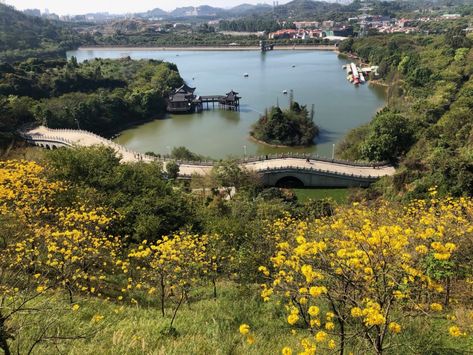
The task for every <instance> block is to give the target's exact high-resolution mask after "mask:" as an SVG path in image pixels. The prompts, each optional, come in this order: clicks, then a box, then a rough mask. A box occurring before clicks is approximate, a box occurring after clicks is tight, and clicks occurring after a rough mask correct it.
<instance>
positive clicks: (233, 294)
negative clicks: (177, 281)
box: [12, 284, 297, 355]
mask: <svg viewBox="0 0 473 355" xmlns="http://www.w3.org/2000/svg"><path fill="white" fill-rule="evenodd" d="M199 293H200V294H199V295H198V299H199V300H196V301H191V302H190V303H189V304H184V305H183V307H182V308H181V310H180V311H179V313H178V315H177V318H176V321H175V324H174V327H175V328H176V330H177V334H175V335H168V334H167V332H166V330H167V329H168V327H169V323H170V319H171V317H172V309H168V310H167V315H166V317H164V318H163V317H162V315H161V312H160V309H159V307H149V306H146V305H140V306H137V305H132V304H131V303H130V302H128V304H126V305H120V304H116V303H113V302H111V301H105V300H99V299H97V298H90V299H82V300H79V302H78V304H79V305H80V308H79V310H78V311H76V312H74V311H72V310H71V306H70V304H68V302H67V300H66V297H65V296H63V295H61V296H60V297H59V296H58V295H56V296H55V297H54V301H52V302H51V303H52V304H54V307H55V309H57V310H60V311H57V310H55V311H54V312H53V313H54V315H55V317H57V318H58V322H57V324H58V327H59V328H60V331H61V334H63V335H68V334H69V335H73V334H76V335H77V334H80V333H82V334H90V333H92V335H91V336H90V337H88V338H87V339H84V340H73V341H61V342H59V343H58V345H57V347H58V351H60V352H61V353H68V354H81V355H83V354H143V353H146V354H278V353H280V349H282V348H283V347H284V346H286V345H292V346H294V347H295V346H296V345H297V340H295V339H292V338H291V334H290V326H289V325H288V324H287V323H286V322H285V318H284V316H283V309H282V308H281V307H274V304H270V303H264V302H262V300H261V297H260V296H259V292H257V290H256V287H253V288H249V287H244V286H238V285H234V284H224V285H220V288H219V296H218V297H217V299H214V298H213V297H212V290H211V289H210V288H205V289H201V290H199ZM195 296H196V294H194V297H195ZM122 306H123V307H122ZM50 314H51V312H50V313H46V314H45V313H32V314H30V315H28V317H29V321H28V323H30V324H38V325H41V324H44V323H46V322H47V319H46V318H49V315H50ZM60 314H63V316H58V315H60ZM96 314H100V315H102V316H104V319H103V320H102V321H101V322H99V323H96V324H94V323H92V322H91V319H92V318H93V316H94V315H96ZM45 315H47V316H46V317H45ZM52 317H53V316H51V318H52ZM242 323H247V324H249V325H250V326H251V328H252V330H253V329H254V336H255V338H256V342H255V343H254V344H253V345H249V344H247V343H246V341H245V339H244V337H243V336H242V335H240V333H239V331H238V329H239V326H240V324H242ZM40 329H41V327H39V328H38V327H33V328H25V332H27V333H26V334H24V335H23V336H22V337H21V338H20V342H21V343H22V344H20V345H21V347H22V348H23V349H25V348H26V345H27V344H31V342H32V339H34V337H35V334H36V333H37V332H38V331H39V330H40ZM78 330H79V332H78ZM14 347H15V348H16V343H13V344H12V348H14ZM58 351H52V344H51V343H50V342H48V343H41V344H39V345H38V346H37V348H35V353H36V354H50V353H51V352H58ZM22 352H26V351H22Z"/></svg>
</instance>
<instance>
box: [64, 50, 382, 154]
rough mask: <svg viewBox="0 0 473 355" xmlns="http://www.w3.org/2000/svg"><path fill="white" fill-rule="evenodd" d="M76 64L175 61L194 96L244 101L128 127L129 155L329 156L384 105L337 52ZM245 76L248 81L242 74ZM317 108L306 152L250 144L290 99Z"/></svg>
mask: <svg viewBox="0 0 473 355" xmlns="http://www.w3.org/2000/svg"><path fill="white" fill-rule="evenodd" d="M70 56H75V57H77V59H78V61H84V60H86V59H93V58H120V57H125V56H130V57H131V58H133V59H162V60H165V61H169V62H173V63H176V64H177V66H178V68H179V72H180V74H181V76H182V77H183V78H184V80H185V81H186V82H187V83H188V85H189V86H192V87H196V88H197V89H196V94H197V95H214V94H219V95H223V94H225V93H227V92H229V91H230V90H231V89H233V90H235V91H237V92H239V93H240V96H241V97H242V100H241V101H240V102H241V107H240V111H239V112H233V111H222V110H218V109H215V110H209V111H204V112H202V113H195V114H187V115H163V117H158V118H157V119H156V120H153V121H151V122H147V123H145V124H142V125H138V126H136V127H133V128H130V129H127V130H125V131H123V132H122V133H121V135H120V136H119V137H117V138H116V139H115V141H116V142H117V143H119V144H123V145H125V146H127V147H128V148H130V149H133V150H136V151H139V152H147V151H153V152H156V153H161V154H166V153H169V151H170V149H171V148H172V147H176V146H185V147H187V148H189V149H190V150H191V151H193V152H195V153H198V154H202V155H204V156H209V157H212V158H225V157H227V156H242V155H243V154H244V153H245V151H246V153H247V154H248V155H254V154H257V155H262V154H269V153H276V152H278V153H281V152H288V151H292V152H311V153H317V154H319V155H323V156H331V154H332V145H333V144H337V143H338V142H339V141H340V140H341V139H342V138H343V136H344V135H345V134H346V133H347V132H348V131H349V130H350V129H352V128H354V127H357V126H360V125H362V124H364V123H366V122H368V121H370V120H371V118H372V116H373V115H374V114H375V113H376V111H377V110H379V109H380V108H381V107H382V106H383V105H384V101H385V91H384V89H383V88H381V87H376V86H372V85H360V86H359V87H355V86H354V85H352V84H350V83H349V82H348V81H347V80H346V73H345V71H344V70H342V65H344V64H346V63H348V61H347V60H344V59H341V58H339V57H338V56H337V54H336V53H334V52H328V51H309V50H307V51H304V50H299V51H298V50H294V51H291V50H280V51H277V50H276V51H272V52H267V53H260V52H258V51H171V50H169V51H168V50H166V51H163V50H148V49H147V50H127V49H123V48H121V49H93V50H89V49H84V50H77V51H71V52H68V57H70ZM245 73H248V77H244V74H245ZM284 90H287V92H288V93H289V92H290V90H293V92H294V99H295V101H298V102H299V103H300V104H303V105H307V107H308V108H309V110H310V107H311V106H312V104H314V105H315V116H314V120H315V122H316V124H317V125H318V126H319V128H320V131H321V133H320V135H319V137H318V138H316V145H315V146H312V147H307V148H274V147H270V146H267V145H263V144H259V143H256V142H253V141H251V140H250V139H249V131H250V129H251V125H252V124H254V123H255V122H256V121H257V120H258V118H259V116H260V115H261V113H262V112H264V110H265V108H269V107H270V106H273V105H277V104H279V105H280V106H281V107H283V108H284V107H287V106H288V103H289V95H284V94H283V91H284Z"/></svg>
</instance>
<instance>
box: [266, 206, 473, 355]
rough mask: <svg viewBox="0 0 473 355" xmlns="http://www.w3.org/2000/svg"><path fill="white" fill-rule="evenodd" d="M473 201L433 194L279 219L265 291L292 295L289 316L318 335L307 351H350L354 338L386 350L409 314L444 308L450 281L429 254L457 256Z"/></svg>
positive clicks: (469, 226)
mask: <svg viewBox="0 0 473 355" xmlns="http://www.w3.org/2000/svg"><path fill="white" fill-rule="evenodd" d="M472 206H473V203H472V201H471V200H467V199H459V200H453V199H445V200H442V201H439V200H436V199H435V198H432V200H431V201H415V202H414V203H412V204H411V205H409V206H407V207H405V208H404V207H402V206H395V205H392V204H387V203H381V204H379V205H378V206H376V208H373V206H369V207H368V206H365V205H354V206H352V207H349V208H340V209H339V210H338V211H337V213H336V214H335V215H334V216H333V217H328V218H323V219H320V220H315V221H312V222H307V221H297V220H294V219H291V218H285V219H283V220H280V221H277V222H276V223H275V224H274V225H273V226H271V227H270V228H269V230H268V237H269V238H274V241H275V243H276V244H277V252H276V253H275V255H274V256H273V257H272V258H271V262H270V264H268V265H267V266H262V267H261V268H260V271H261V272H262V273H263V274H264V275H266V276H267V277H268V283H266V284H264V285H262V297H263V298H264V299H265V300H269V299H270V298H271V296H272V295H273V294H278V295H280V296H282V297H283V298H285V299H286V300H287V303H286V308H287V312H288V316H287V322H288V323H289V324H291V325H293V326H302V327H304V328H307V329H309V330H310V333H311V334H312V337H310V338H308V339H305V340H304V342H303V344H302V346H303V348H304V349H305V350H304V351H305V352H306V353H311V352H312V351H315V349H316V348H317V347H319V348H320V347H325V348H329V349H334V348H336V347H338V349H339V351H340V353H341V354H342V353H344V349H345V348H346V342H347V341H348V339H353V338H356V339H366V341H367V342H368V344H370V346H371V347H372V348H373V350H374V351H375V352H376V353H381V352H383V351H384V350H385V344H386V339H388V338H392V337H395V335H396V334H397V333H399V332H401V331H402V323H403V319H404V317H405V316H406V315H410V316H412V315H426V314H429V313H433V312H440V311H441V310H442V306H441V305H440V304H438V303H435V300H437V299H439V298H440V296H441V294H442V293H444V287H443V286H442V285H441V284H440V283H439V282H437V281H436V280H434V279H433V278H432V277H430V276H429V275H428V272H427V271H428V270H427V269H426V267H425V265H426V263H425V260H426V258H428V257H433V258H434V259H436V260H443V261H445V260H450V259H453V258H454V257H455V253H456V251H457V250H458V249H459V248H458V247H457V244H456V243H465V241H466V240H471V235H472V232H473V221H472V217H473V209H472ZM430 303H432V304H430ZM335 342H336V343H335ZM390 343H391V344H392V342H390Z"/></svg>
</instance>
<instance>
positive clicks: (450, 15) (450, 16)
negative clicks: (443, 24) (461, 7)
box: [442, 14, 462, 20]
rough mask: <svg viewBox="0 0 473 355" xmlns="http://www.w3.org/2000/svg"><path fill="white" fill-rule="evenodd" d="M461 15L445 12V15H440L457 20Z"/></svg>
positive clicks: (445, 18) (446, 18)
mask: <svg viewBox="0 0 473 355" xmlns="http://www.w3.org/2000/svg"><path fill="white" fill-rule="evenodd" d="M461 17H462V15H460V14H445V15H442V18H443V19H444V20H457V19H459V18H461Z"/></svg>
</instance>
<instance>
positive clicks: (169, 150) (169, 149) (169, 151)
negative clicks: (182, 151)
mask: <svg viewBox="0 0 473 355" xmlns="http://www.w3.org/2000/svg"><path fill="white" fill-rule="evenodd" d="M166 148H167V150H168V154H169V158H171V146H169V145H167V146H166Z"/></svg>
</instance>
